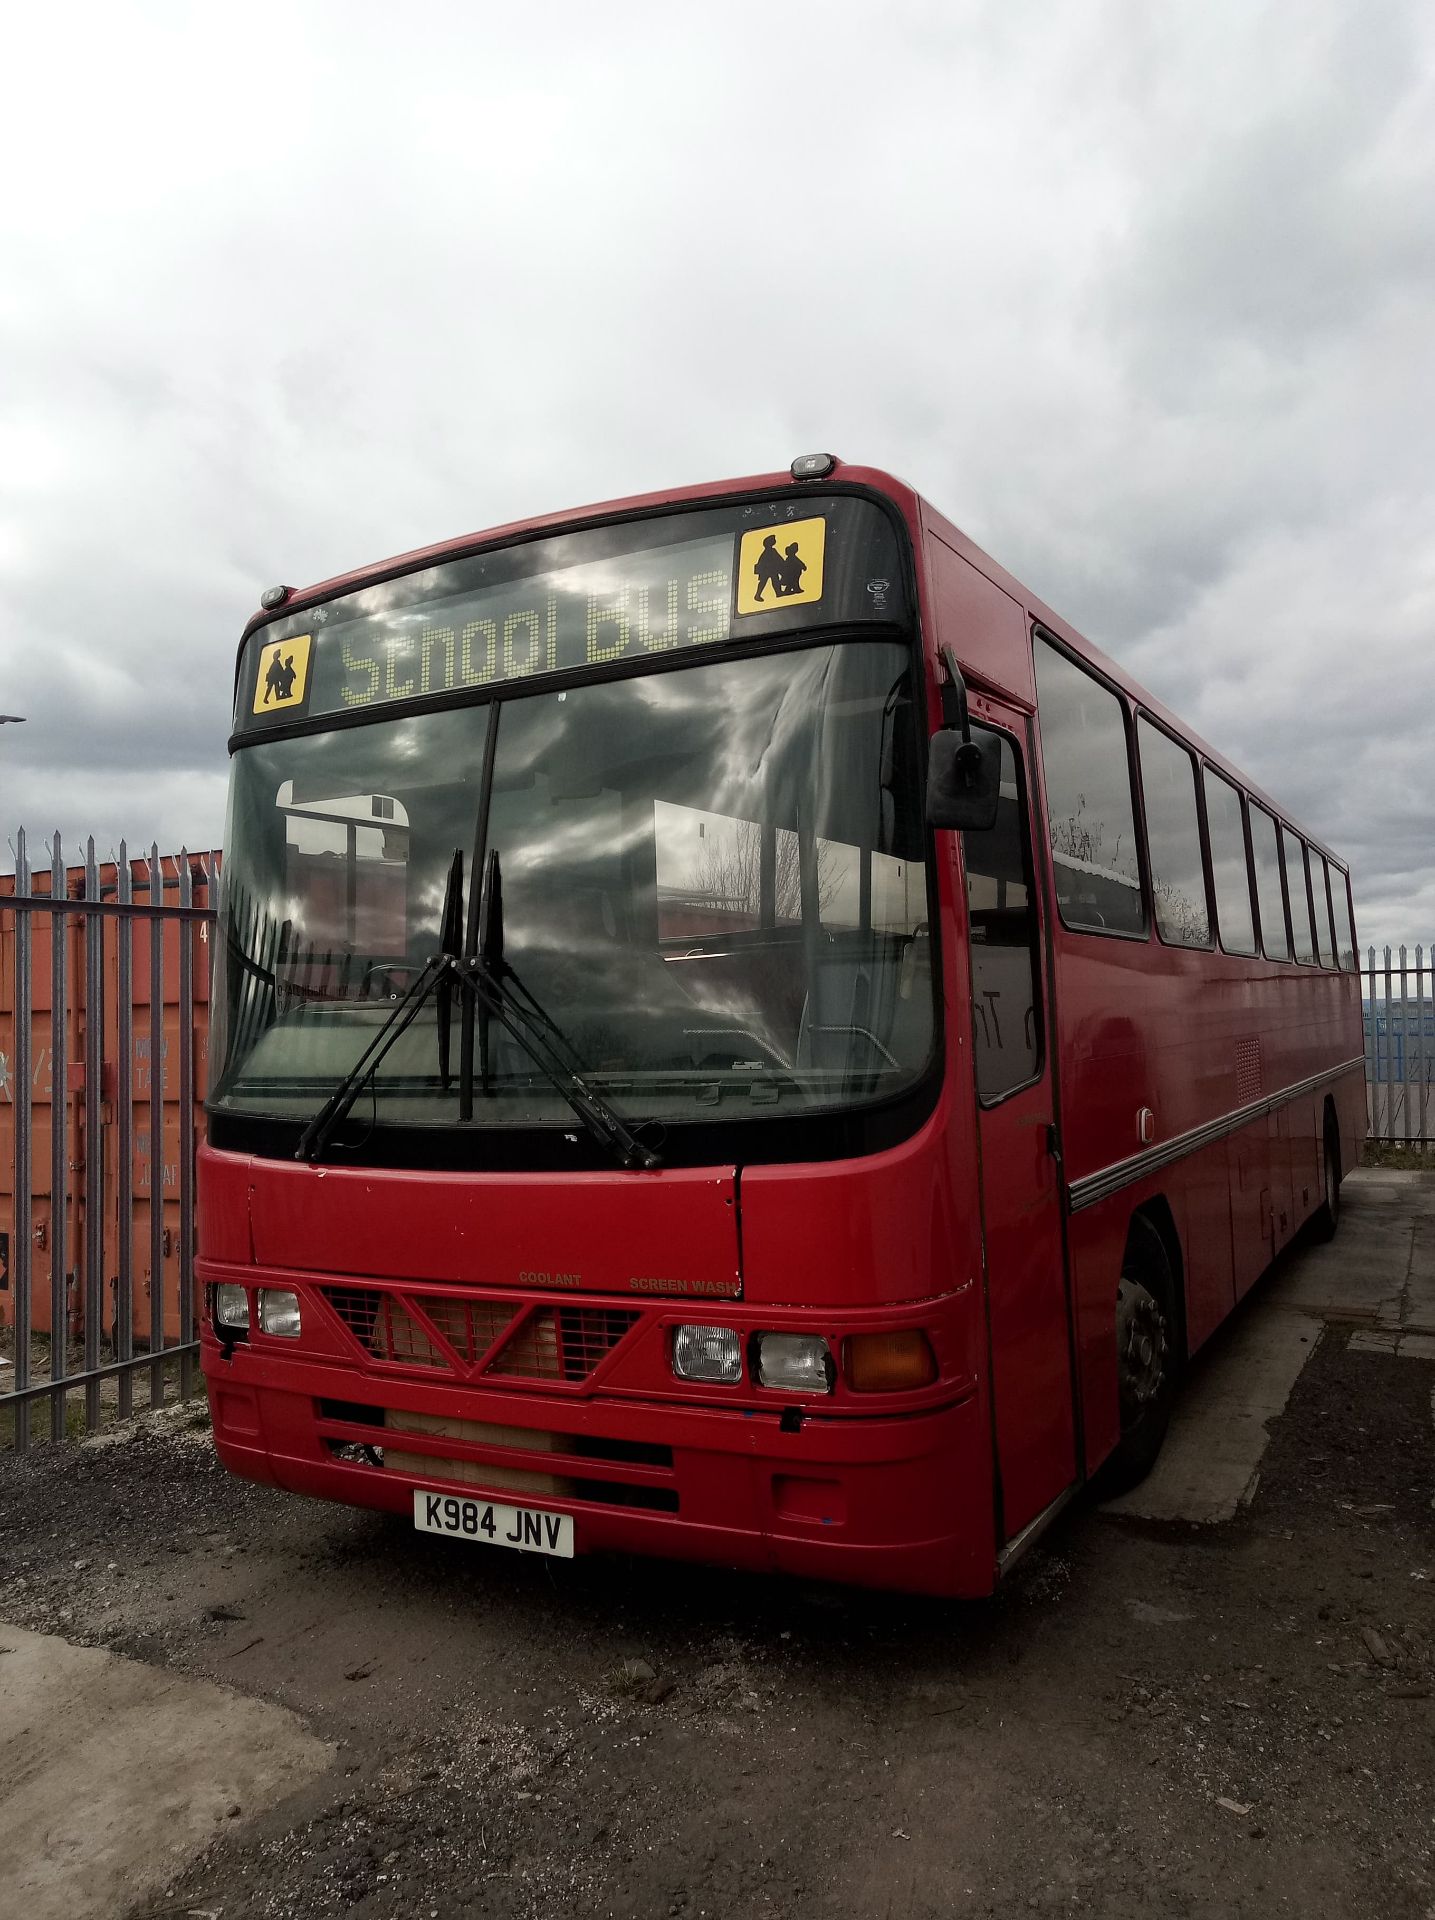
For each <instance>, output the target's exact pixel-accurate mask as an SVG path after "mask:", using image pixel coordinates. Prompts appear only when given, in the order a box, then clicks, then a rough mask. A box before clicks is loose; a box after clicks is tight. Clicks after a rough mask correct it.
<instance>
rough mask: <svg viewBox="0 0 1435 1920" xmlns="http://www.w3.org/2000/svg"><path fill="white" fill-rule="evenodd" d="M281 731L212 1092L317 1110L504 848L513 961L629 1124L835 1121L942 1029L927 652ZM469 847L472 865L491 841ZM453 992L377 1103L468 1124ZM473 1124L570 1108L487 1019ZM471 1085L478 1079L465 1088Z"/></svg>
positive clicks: (243, 897) (232, 903) (242, 901)
mask: <svg viewBox="0 0 1435 1920" xmlns="http://www.w3.org/2000/svg"><path fill="white" fill-rule="evenodd" d="M488 711H489V710H488V709H487V708H485V707H472V708H465V709H462V710H455V711H451V712H447V713H440V714H431V715H426V716H422V717H418V718H411V719H407V720H397V721H379V722H376V723H374V724H373V725H369V726H364V727H357V728H352V729H347V730H344V731H338V732H331V733H328V734H319V735H311V736H309V737H307V738H298V739H292V740H287V741H275V742H269V743H263V744H256V745H255V746H253V747H248V748H245V749H243V750H242V751H241V752H240V753H239V754H237V755H236V757H235V762H234V776H233V786H232V794H231V817H230V828H229V834H228V837H227V839H226V868H225V901H224V908H223V925H222V955H223V967H222V992H221V994H220V996H219V997H220V999H221V1001H222V1005H221V1007H220V1009H219V1018H218V1031H217V1033H216V1042H217V1046H216V1053H217V1056H218V1057H219V1058H221V1059H222V1061H223V1066H222V1069H221V1073H220V1075H219V1078H218V1080H217V1083H216V1089H215V1094H214V1101H215V1104H216V1105H217V1106H219V1107H220V1108H222V1109H225V1110H229V1111H239V1112H252V1113H261V1114H266V1115H272V1116H275V1117H292V1118H303V1117H307V1115H309V1114H310V1113H312V1111H313V1110H314V1108H315V1106H316V1105H317V1104H318V1102H319V1101H320V1100H321V1099H322V1098H323V1097H324V1095H325V1094H326V1093H327V1091H328V1089H329V1088H330V1086H331V1085H332V1084H333V1083H334V1081H335V1080H337V1079H338V1077H339V1076H340V1075H342V1074H343V1073H344V1072H345V1071H346V1070H347V1069H348V1068H349V1067H350V1066H351V1065H352V1064H353V1062H354V1061H355V1060H356V1059H357V1058H358V1056H359V1054H360V1053H361V1052H362V1051H363V1048H364V1047H365V1045H366V1044H367V1042H368V1040H369V1039H370V1038H371V1037H372V1035H373V1033H374V1031H375V1028H376V1026H377V1024H378V1023H379V1021H380V1020H382V1019H383V1017H384V1015H385V1014H386V1013H387V1012H388V1010H389V1009H390V1008H391V1007H392V1005H393V1004H394V1002H395V1000H396V998H397V996H399V995H400V994H401V993H402V992H403V990H404V988H405V986H406V985H407V984H408V983H409V981H410V980H412V979H413V977H414V975H415V973H416V971H417V970H418V969H419V968H421V967H422V966H423V964H424V962H425V961H426V960H427V959H428V957H429V956H430V954H431V953H433V951H434V950H435V947H436V944H437V941H438V923H439V916H440V911H441V906H442V901H443V892H444V883H445V880H446V877H447V872H448V868H449V864H450V862H451V861H452V858H453V854H454V851H455V849H461V850H462V852H463V854H464V858H465V874H466V877H467V880H468V883H469V886H470V888H471V887H472V885H473V884H474V881H475V877H476V876H479V875H481V874H482V873H483V872H484V870H485V866H486V865H487V855H488V853H490V852H492V851H497V853H498V855H499V865H500V870H501V876H502V904H503V915H502V920H503V961H504V963H505V964H506V965H507V966H508V967H510V968H512V970H513V972H514V973H515V974H516V975H517V978H518V980H519V981H520V982H521V983H522V985H523V987H524V988H526V989H527V991H528V993H530V994H531V995H532V996H533V997H534V998H535V999H536V1000H537V1001H538V1002H539V1003H540V1004H541V1005H542V1007H543V1008H544V1009H545V1011H546V1012H547V1014H548V1015H549V1017H550V1018H551V1019H552V1020H553V1021H554V1022H555V1023H556V1025H557V1026H558V1027H559V1028H561V1030H562V1032H563V1033H564V1035H565V1036H566V1039H567V1040H568V1042H569V1043H570V1044H571V1047H572V1049H573V1051H574V1053H575V1054H576V1056H577V1058H578V1060H579V1061H580V1062H581V1063H582V1067H583V1070H584V1072H585V1074H587V1075H589V1076H591V1078H592V1079H593V1082H594V1084H595V1085H598V1086H601V1087H602V1088H603V1090H604V1091H605V1092H606V1093H607V1095H608V1097H609V1099H610V1100H611V1101H612V1102H613V1103H614V1104H615V1105H616V1106H617V1107H619V1108H620V1110H622V1111H623V1112H624V1113H625V1114H627V1115H629V1116H630V1117H633V1118H650V1117H651V1118H655V1119H661V1120H663V1121H668V1122H671V1121H675V1120H683V1119H704V1120H708V1121H713V1120H719V1119H734V1120H738V1119H742V1118H744V1117H746V1116H749V1115H751V1114H753V1113H754V1112H755V1111H758V1110H761V1109H767V1108H777V1109H779V1110H781V1109H783V1108H787V1109H789V1110H798V1109H814V1110H816V1109H832V1108H836V1107H842V1106H848V1105H852V1104H855V1103H859V1102H865V1101H870V1100H873V1099H877V1098H882V1097H884V1096H886V1095H887V1094H889V1093H892V1092H896V1091H898V1090H900V1089H901V1088H902V1087H904V1086H906V1085H908V1084H910V1082H911V1081H912V1080H913V1079H915V1078H916V1077H917V1076H918V1075H919V1074H920V1073H921V1072H922V1070H923V1068H924V1066H925V1065H926V1063H927V1060H928V1057H929V1055H930V1052H931V1047H932V1037H933V1008H932V978H931V958H930V941H929V934H928V923H927V875H926V868H925V864H924V861H923V854H922V847H923V837H922V827H921V821H920V817H919V814H918V810H917V798H918V780H917V754H918V729H917V725H916V716H915V713H914V710H913V706H912V698H911V685H910V663H909V655H908V652H907V649H906V648H905V647H903V646H901V645H898V644H896V643H891V644H889V643H873V642H865V643H861V644H857V643H847V644H843V645H838V646H827V647H820V648H811V649H808V650H804V651H801V652H795V653H788V654H783V655H769V656H765V657H763V658H759V659H752V660H746V661H738V662H726V663H721V664H715V665H709V666H703V667H693V668H690V669H687V670H684V671H676V672H668V673H662V674H654V675H650V676H648V677H645V678H637V679H629V680H622V681H613V682H609V683H607V684H600V685H589V686H584V687H577V688H570V689H568V690H567V691H564V692H558V693H547V694H540V695H532V696H529V697H527V698H521V699H519V698H514V699H509V700H507V701H505V702H504V704H503V706H502V709H501V713H500V718H499V724H498V730H497V740H496V751H495V756H494V767H493V780H492V788H491V793H490V796H489V805H488V816H487V835H486V841H485V844H484V846H483V847H482V848H477V849H476V845H475V843H476V834H477V827H478V822H479V818H480V813H481V800H482V794H481V784H482V763H483V746H484V737H485V733H486V730H487V726H488ZM475 851H477V853H478V856H479V857H478V859H477V860H475V858H474V855H475ZM437 1018H438V1015H437V1011H436V1009H435V1008H432V1007H430V1008H429V1009H427V1010H426V1012H425V1014H424V1015H423V1016H422V1017H420V1018H419V1019H417V1020H416V1021H415V1022H414V1025H413V1027H412V1028H411V1029H410V1030H409V1031H408V1032H407V1033H406V1034H405V1035H404V1038H403V1039H402V1041H401V1042H400V1043H399V1044H398V1045H397V1046H396V1047H395V1048H394V1049H393V1051H392V1052H391V1053H390V1054H389V1055H388V1056H387V1057H386V1059H385V1060H384V1062H383V1065H382V1067H381V1068H380V1069H379V1071H378V1073H377V1074H376V1075H375V1076H374V1081H373V1084H372V1086H371V1087H369V1088H367V1089H366V1090H365V1092H364V1095H363V1096H362V1097H361V1098H360V1100H359V1101H358V1102H357V1103H356V1105H355V1108H354V1114H353V1118H354V1120H355V1121H356V1122H362V1121H363V1120H364V1119H365V1118H368V1119H369V1120H370V1122H371V1123H372V1124H376V1125H383V1124H404V1125H414V1124H417V1125H451V1124H454V1123H455V1122H456V1118H457V1096H456V1090H455V1087H454V1086H453V1085H452V1084H450V1085H449V1086H447V1087H446V1086H445V1085H444V1084H443V1081H442V1079H441V1076H440V1072H439V1049H438V1044H437V1032H436V1023H437ZM478 1024H479V1027H480V1029H481V1036H480V1037H481V1041H482V1048H481V1052H482V1058H481V1062H480V1070H479V1073H478V1077H477V1097H476V1099H475V1101H474V1121H473V1124H474V1125H476V1126H485V1125H508V1126H511V1125H515V1124H530V1123H535V1122H537V1123H552V1124H566V1123H568V1122H569V1121H570V1120H571V1116H569V1115H568V1113H567V1109H566V1108H565V1107H564V1105H563V1103H562V1101H561V1099H560V1098H559V1096H558V1095H557V1094H556V1093H555V1092H554V1091H553V1090H552V1088H551V1086H550V1085H549V1084H548V1082H547V1081H546V1080H544V1079H543V1078H542V1077H541V1076H540V1075H539V1074H537V1073H536V1072H535V1070H534V1066H533V1062H532V1060H531V1058H530V1057H529V1056H528V1055H527V1053H526V1052H525V1050H524V1048H523V1047H522V1046H521V1045H520V1044H519V1042H518V1041H517V1040H516V1039H515V1038H514V1037H513V1036H512V1035H511V1034H509V1033H507V1032H505V1031H504V1030H503V1029H501V1028H500V1027H498V1026H497V1024H496V1023H485V1022H480V1023H478ZM455 1077H456V1076H455Z"/></svg>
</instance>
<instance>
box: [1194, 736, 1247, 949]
mask: <svg viewBox="0 0 1435 1920" xmlns="http://www.w3.org/2000/svg"><path fill="white" fill-rule="evenodd" d="M1205 785H1206V827H1207V830H1208V832H1209V833H1210V836H1211V877H1212V879H1213V880H1214V881H1215V883H1216V926H1217V928H1218V929H1219V931H1220V935H1221V945H1222V946H1223V947H1224V948H1225V950H1226V952H1227V953H1254V952H1255V950H1256V923H1255V919H1254V917H1253V915H1252V913H1251V869H1250V863H1249V861H1248V860H1247V859H1246V830H1245V826H1244V824H1243V823H1242V820H1241V796H1240V795H1239V794H1238V793H1237V792H1236V789H1235V788H1234V787H1233V786H1232V785H1231V783H1230V782H1229V781H1228V780H1223V779H1222V778H1221V776H1220V774H1218V773H1213V772H1212V771H1211V769H1210V768H1209V767H1207V768H1206V781H1205Z"/></svg>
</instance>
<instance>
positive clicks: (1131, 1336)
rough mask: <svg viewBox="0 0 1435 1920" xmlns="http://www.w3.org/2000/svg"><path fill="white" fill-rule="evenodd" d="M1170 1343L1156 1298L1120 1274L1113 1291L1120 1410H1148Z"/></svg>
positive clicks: (1162, 1378) (1158, 1388)
mask: <svg viewBox="0 0 1435 1920" xmlns="http://www.w3.org/2000/svg"><path fill="white" fill-rule="evenodd" d="M1170 1351H1171V1343H1170V1339H1169V1335H1168V1328H1167V1322H1166V1316H1165V1314H1164V1313H1162V1311H1161V1307H1160V1303H1159V1302H1158V1301H1157V1300H1156V1298H1155V1296H1154V1295H1153V1294H1151V1293H1149V1292H1148V1291H1147V1289H1146V1288H1145V1287H1143V1286H1142V1284H1141V1282H1140V1281H1139V1280H1132V1279H1130V1278H1129V1277H1128V1276H1127V1275H1125V1274H1123V1275H1122V1278H1121V1284H1120V1286H1119V1287H1118V1288H1117V1290H1116V1354H1117V1362H1118V1365H1119V1368H1120V1381H1121V1400H1122V1405H1123V1408H1127V1409H1130V1411H1131V1412H1133V1413H1134V1412H1135V1411H1136V1410H1137V1409H1139V1408H1142V1407H1145V1406H1148V1405H1149V1404H1150V1402H1151V1401H1153V1400H1154V1399H1155V1398H1156V1396H1157V1394H1158V1393H1160V1391H1161V1388H1162V1385H1163V1384H1164V1382H1165V1379H1166V1363H1167V1360H1168V1359H1169V1357H1170Z"/></svg>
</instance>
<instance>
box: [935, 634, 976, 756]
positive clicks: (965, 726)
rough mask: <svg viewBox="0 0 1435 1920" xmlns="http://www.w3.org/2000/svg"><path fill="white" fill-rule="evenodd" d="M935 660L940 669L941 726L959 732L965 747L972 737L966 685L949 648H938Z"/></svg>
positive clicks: (955, 658)
mask: <svg viewBox="0 0 1435 1920" xmlns="http://www.w3.org/2000/svg"><path fill="white" fill-rule="evenodd" d="M937 660H938V664H939V665H940V667H941V669H942V682H941V685H942V725H943V726H944V727H951V728H953V729H956V730H959V731H960V733H961V736H962V742H963V744H964V745H965V744H966V742H968V741H969V740H970V739H971V737H972V721H971V715H970V713H969V712H968V710H967V683H966V681H965V680H964V679H963V678H962V670H961V668H960V667H959V666H958V665H957V657H956V655H955V654H954V653H953V652H952V650H951V648H950V647H942V648H940V649H939V650H938V653H937Z"/></svg>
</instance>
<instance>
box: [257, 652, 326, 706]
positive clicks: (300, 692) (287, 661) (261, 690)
mask: <svg viewBox="0 0 1435 1920" xmlns="http://www.w3.org/2000/svg"><path fill="white" fill-rule="evenodd" d="M313 644H314V636H313V635H312V634H309V633H297V634H295V636H294V638H293V639H292V640H271V641H270V643H269V645H268V646H267V647H261V648H260V649H259V665H258V668H257V670H256V673H255V679H254V711H255V712H256V713H282V712H283V711H284V710H285V708H288V707H300V706H302V705H303V704H304V693H305V689H306V688H307V686H308V684H309V650H310V648H311V647H312V646H313Z"/></svg>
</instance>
